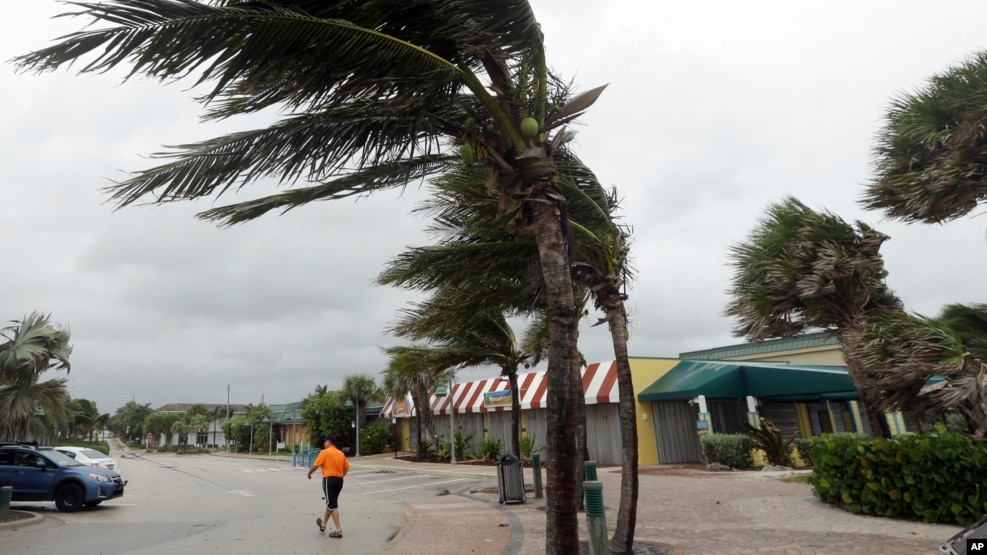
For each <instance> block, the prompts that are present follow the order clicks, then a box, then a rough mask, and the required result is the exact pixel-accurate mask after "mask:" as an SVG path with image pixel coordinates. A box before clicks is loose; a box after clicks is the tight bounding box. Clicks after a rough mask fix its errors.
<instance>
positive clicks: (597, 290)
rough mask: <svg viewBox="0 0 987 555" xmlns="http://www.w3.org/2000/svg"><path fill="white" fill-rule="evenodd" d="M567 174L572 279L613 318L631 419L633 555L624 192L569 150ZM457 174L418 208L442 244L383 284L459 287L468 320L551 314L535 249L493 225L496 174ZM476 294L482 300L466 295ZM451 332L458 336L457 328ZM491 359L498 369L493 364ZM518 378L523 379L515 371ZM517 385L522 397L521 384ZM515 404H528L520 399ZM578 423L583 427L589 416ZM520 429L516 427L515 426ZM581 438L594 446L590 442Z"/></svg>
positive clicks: (625, 411)
mask: <svg viewBox="0 0 987 555" xmlns="http://www.w3.org/2000/svg"><path fill="white" fill-rule="evenodd" d="M558 168H559V176H558V182H559V183H560V186H561V187H562V190H563V192H564V194H565V196H566V207H567V210H568V211H569V212H568V217H569V223H570V228H571V229H572V231H573V237H572V241H571V245H572V253H571V260H572V274H573V279H574V280H575V282H576V284H577V286H578V290H579V291H585V292H586V293H587V294H591V295H592V297H593V300H594V303H595V305H596V307H597V308H598V309H600V310H602V311H603V313H604V314H605V318H604V319H603V320H601V322H600V323H603V322H606V323H607V324H608V326H609V328H610V332H611V340H612V342H613V345H614V356H615V360H616V361H617V368H618V373H617V375H618V383H619V386H620V387H619V389H620V391H621V394H620V396H621V399H620V417H621V421H622V422H623V423H624V425H622V426H621V436H622V437H621V439H622V447H623V468H622V476H623V481H622V488H621V489H622V491H621V504H620V510H619V512H618V521H617V526H616V528H615V534H614V538H613V539H612V541H611V549H612V550H613V551H614V552H616V553H624V552H628V551H630V550H631V549H632V545H633V537H634V527H635V523H636V517H635V515H636V507H637V491H638V478H637V461H638V447H637V420H636V402H635V399H634V385H633V380H632V377H631V370H630V362H629V357H628V352H627V337H628V333H627V314H626V310H625V308H624V301H625V300H626V298H627V296H626V293H625V292H624V290H623V288H624V284H625V283H626V281H628V280H629V279H631V278H632V277H633V272H632V270H631V269H630V267H629V265H628V254H629V235H630V233H629V230H628V229H627V228H626V227H624V226H621V225H619V224H618V223H617V222H616V216H615V214H616V211H617V210H618V207H619V202H618V200H617V195H616V191H614V190H609V191H608V190H606V189H605V188H604V187H602V185H601V184H600V183H599V181H598V180H597V179H596V176H595V175H594V174H593V173H592V172H591V171H590V170H589V169H588V168H586V167H585V165H583V164H582V163H581V162H580V161H579V159H578V158H576V157H575V156H574V155H572V154H571V153H569V152H563V153H560V154H559V156H558ZM453 169H454V170H455V171H453V172H451V173H449V174H446V175H444V176H442V177H441V178H439V179H436V180H433V182H432V194H431V195H430V199H429V200H428V201H426V202H425V203H423V205H422V206H421V207H420V208H418V209H417V211H419V212H424V213H427V214H430V215H433V216H434V223H433V224H432V225H431V226H430V227H429V232H430V233H431V234H432V235H434V236H436V237H439V238H441V241H440V244H439V245H436V246H430V247H415V248H409V249H406V250H405V251H404V252H403V253H402V254H400V255H399V256H398V257H397V258H395V259H393V260H392V261H391V262H390V263H389V264H388V267H387V268H386V269H385V270H384V271H383V272H382V273H381V274H380V276H378V279H377V282H378V283H379V284H393V285H400V286H403V287H406V288H410V289H420V290H429V289H432V290H434V289H439V288H446V289H451V290H455V291H457V297H458V298H457V301H456V302H455V303H447V304H449V305H450V308H452V309H455V310H453V312H454V313H455V312H458V313H460V314H463V315H465V317H466V318H467V319H468V318H469V317H471V316H473V315H474V314H477V313H478V311H485V312H492V311H496V310H497V307H501V308H500V309H501V310H505V311H509V312H510V313H512V314H516V315H524V316H532V315H539V314H544V312H543V310H544V306H543V304H542V300H543V299H542V298H541V293H542V291H543V287H542V279H541V276H540V273H539V271H538V268H537V265H536V264H534V262H535V261H537V258H536V253H535V248H536V247H535V245H534V243H533V242H532V241H526V240H524V238H519V237H517V236H515V235H511V234H507V233H505V232H504V231H503V229H501V228H499V227H497V226H495V225H494V226H492V225H490V223H489V222H491V221H495V220H496V204H495V203H494V202H492V199H491V198H490V197H489V196H487V195H485V192H486V191H485V186H484V184H485V182H486V180H487V178H488V172H487V171H486V169H485V168H482V167H481V168H474V167H471V166H469V165H468V164H466V165H464V166H460V167H455V168H453ZM467 292H470V293H471V294H472V296H473V297H474V298H469V299H466V298H465V296H466V294H467ZM577 297H579V298H582V297H583V295H582V294H580V295H577ZM580 312H582V311H580ZM446 319H448V316H447V317H446ZM431 325H432V324H430V322H429V320H428V319H426V320H423V321H421V322H418V323H417V325H416V328H417V332H416V334H413V337H412V338H413V339H416V340H421V339H425V338H426V337H427V336H428V335H429V328H430V326H431ZM447 327H449V328H451V329H453V330H455V327H456V326H455V324H453V325H449V326H447ZM392 331H395V330H392ZM399 334H400V333H399ZM524 350H525V351H526V352H527V353H528V358H527V361H526V364H537V359H536V358H531V354H533V352H534V351H533V349H532V347H526V348H525V349H524ZM508 351H509V349H508ZM501 360H502V361H503V360H509V358H502V359H501ZM487 362H491V363H494V364H497V363H496V362H495V361H493V360H491V361H487ZM497 365H498V366H501V365H500V364H497ZM501 368H502V375H505V376H508V377H510V376H511V372H512V371H511V370H510V369H509V367H508V368H507V369H505V368H504V367H503V366H501ZM513 372H514V375H515V379H516V366H515V368H514V371H513ZM512 389H513V390H514V392H513V396H514V397H516V396H517V391H516V384H515V385H514V386H512ZM512 401H513V403H514V405H515V406H516V407H519V404H520V402H519V400H518V399H516V398H515V399H513V400H512ZM514 410H515V411H517V410H518V408H515V409H514ZM515 416H517V413H516V412H515ZM577 420H579V422H584V421H585V417H584V416H580V417H579V418H578V419H577ZM519 425H520V423H519V422H515V425H514V428H515V430H517V429H519ZM580 437H582V435H580ZM580 442H581V444H582V445H585V441H584V440H580ZM515 449H517V444H516V443H515Z"/></svg>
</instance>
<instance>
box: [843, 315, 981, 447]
mask: <svg viewBox="0 0 987 555" xmlns="http://www.w3.org/2000/svg"><path fill="white" fill-rule="evenodd" d="M853 333H854V334H856V335H857V337H855V338H854V341H856V342H857V343H858V344H860V345H862V346H863V348H861V349H860V350H859V351H858V352H859V353H860V356H861V362H862V363H863V364H864V365H865V366H866V368H867V371H866V372H864V373H863V374H862V375H861V376H860V378H859V380H860V382H859V383H858V387H860V388H863V389H867V390H869V391H876V392H879V395H880V397H879V398H880V402H881V407H882V408H883V409H885V410H901V411H903V412H909V413H912V414H921V413H923V412H925V411H927V410H935V411H938V412H945V411H950V410H953V409H956V410H958V411H959V412H960V413H961V414H962V415H963V416H964V418H965V419H966V422H967V426H968V432H969V434H970V436H971V437H972V438H974V439H977V440H979V441H987V378H985V376H987V361H985V360H984V359H982V358H980V357H977V356H974V355H972V354H971V353H970V351H969V350H968V349H967V348H966V345H964V342H963V340H962V338H961V337H960V336H959V335H958V334H956V333H955V332H954V331H952V330H951V329H949V328H948V327H947V326H944V325H943V324H942V322H940V321H937V320H935V319H932V318H924V317H921V316H912V315H908V314H905V313H904V312H903V311H892V310H889V311H884V312H883V313H882V314H880V315H879V316H878V317H877V318H875V319H874V320H873V322H872V323H871V324H870V325H868V326H866V327H863V328H859V329H856V330H854V332H853ZM931 378H939V379H941V381H939V382H937V383H934V384H932V385H929V384H930V379H931Z"/></svg>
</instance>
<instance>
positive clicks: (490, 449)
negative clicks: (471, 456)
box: [478, 438, 504, 461]
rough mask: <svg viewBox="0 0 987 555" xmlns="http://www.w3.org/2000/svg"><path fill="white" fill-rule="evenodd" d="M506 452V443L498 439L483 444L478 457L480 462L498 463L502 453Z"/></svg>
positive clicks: (487, 440) (485, 441)
mask: <svg viewBox="0 0 987 555" xmlns="http://www.w3.org/2000/svg"><path fill="white" fill-rule="evenodd" d="M503 452H504V442H503V441H501V440H499V439H497V438H491V439H485V440H483V443H481V444H480V452H479V453H478V456H479V457H480V460H484V461H496V460H497V459H499V458H500V455H501V453H503Z"/></svg>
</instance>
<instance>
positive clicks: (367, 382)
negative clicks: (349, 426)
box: [340, 374, 384, 429]
mask: <svg viewBox="0 0 987 555" xmlns="http://www.w3.org/2000/svg"><path fill="white" fill-rule="evenodd" d="M340 392H341V393H342V394H343V395H344V396H345V397H346V398H347V399H349V400H350V401H351V402H352V403H353V406H354V407H355V408H356V426H357V428H360V429H362V428H363V427H364V426H365V425H366V421H367V403H368V402H370V401H382V400H383V397H384V394H383V393H382V392H381V390H380V388H379V387H378V386H377V382H376V381H374V377H373V376H368V375H365V374H364V375H351V376H346V377H345V378H343V387H342V389H341V390H340Z"/></svg>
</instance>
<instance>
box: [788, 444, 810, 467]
mask: <svg viewBox="0 0 987 555" xmlns="http://www.w3.org/2000/svg"><path fill="white" fill-rule="evenodd" d="M792 445H793V446H794V447H795V452H797V453H798V455H799V458H800V459H802V462H804V463H805V466H812V440H811V439H808V438H804V437H797V438H795V441H793V442H792Z"/></svg>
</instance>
